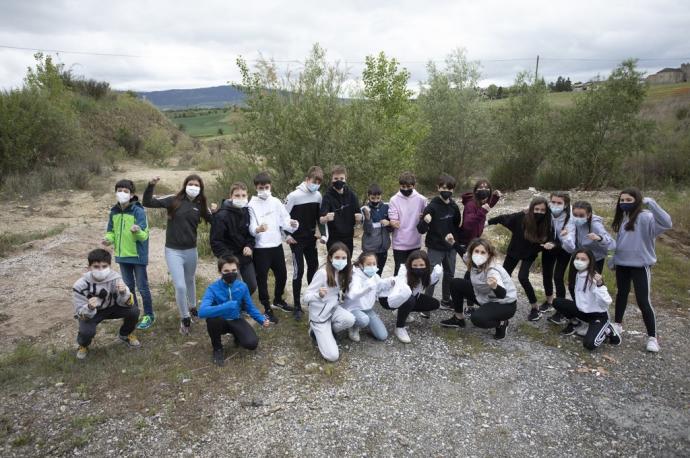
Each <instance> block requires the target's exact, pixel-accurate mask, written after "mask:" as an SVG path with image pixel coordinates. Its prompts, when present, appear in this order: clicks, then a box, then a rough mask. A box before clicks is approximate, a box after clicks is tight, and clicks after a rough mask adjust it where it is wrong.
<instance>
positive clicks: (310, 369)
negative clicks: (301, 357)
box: [304, 363, 319, 373]
mask: <svg viewBox="0 0 690 458" xmlns="http://www.w3.org/2000/svg"><path fill="white" fill-rule="evenodd" d="M304 370H305V371H307V372H309V373H311V372H316V371H318V370H319V365H318V364H316V363H308V364H305V366H304Z"/></svg>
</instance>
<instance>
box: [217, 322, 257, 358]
mask: <svg viewBox="0 0 690 458" xmlns="http://www.w3.org/2000/svg"><path fill="white" fill-rule="evenodd" d="M206 329H207V330H208V335H209V337H210V338H211V345H212V346H213V349H214V350H222V349H223V343H222V342H221V336H222V335H223V334H232V335H233V337H235V342H237V344H239V345H240V346H241V347H242V348H246V349H247V350H255V349H256V347H257V346H258V345H259V338H258V337H257V335H256V332H254V329H252V327H251V325H250V324H249V323H247V321H246V320H244V319H242V318H239V319H237V320H226V319H225V318H221V317H216V318H207V319H206Z"/></svg>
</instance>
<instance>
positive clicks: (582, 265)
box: [573, 259, 589, 272]
mask: <svg viewBox="0 0 690 458" xmlns="http://www.w3.org/2000/svg"><path fill="white" fill-rule="evenodd" d="M588 265H589V261H581V260H580V259H576V260H574V261H573V266H575V268H576V269H577V270H578V271H579V272H582V271H583V270H585V269H586V268H587V266H588Z"/></svg>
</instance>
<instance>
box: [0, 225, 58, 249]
mask: <svg viewBox="0 0 690 458" xmlns="http://www.w3.org/2000/svg"><path fill="white" fill-rule="evenodd" d="M66 227H67V226H65V225H63V224H61V225H59V226H55V227H53V228H51V229H48V230H45V231H36V232H23V233H18V234H11V233H3V234H0V257H5V256H7V255H8V254H9V253H11V252H12V251H14V250H16V249H17V248H19V246H21V245H23V244H25V243H28V242H32V241H35V240H42V239H47V238H49V237H54V236H56V235H58V234H61V233H62V231H64V230H65V228H66Z"/></svg>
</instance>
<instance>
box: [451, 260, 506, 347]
mask: <svg viewBox="0 0 690 458" xmlns="http://www.w3.org/2000/svg"><path fill="white" fill-rule="evenodd" d="M468 272H469V271H468ZM501 289H502V290H503V294H504V296H505V289H503V288H501ZM513 291H514V289H513ZM450 295H451V297H452V298H453V304H454V306H455V313H456V315H461V314H463V312H464V311H463V303H464V301H465V300H467V303H468V304H470V305H471V304H477V298H476V296H475V293H474V287H473V286H472V282H471V281H470V280H467V279H464V278H454V279H453V282H452V283H451V285H450ZM479 305H480V306H479V308H476V309H474V311H473V312H472V314H471V315H470V319H471V320H472V324H474V325H475V326H476V327H478V328H482V329H491V328H498V327H499V326H500V325H501V323H502V322H504V321H507V320H509V319H511V318H512V317H513V316H514V315H515V311H516V310H517V301H515V302H512V303H510V304H501V303H500V302H487V303H486V304H479ZM462 326H464V324H463V325H462ZM504 332H505V331H504ZM504 335H505V334H504Z"/></svg>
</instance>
